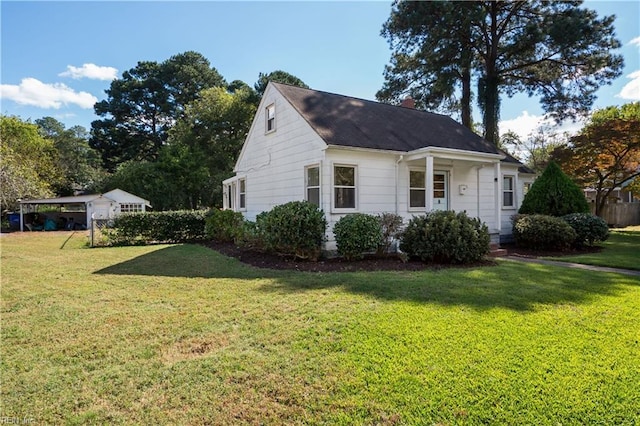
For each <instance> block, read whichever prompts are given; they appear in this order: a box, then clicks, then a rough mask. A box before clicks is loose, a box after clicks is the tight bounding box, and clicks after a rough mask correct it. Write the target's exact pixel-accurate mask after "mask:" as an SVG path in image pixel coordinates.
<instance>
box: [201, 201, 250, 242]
mask: <svg viewBox="0 0 640 426" xmlns="http://www.w3.org/2000/svg"><path fill="white" fill-rule="evenodd" d="M243 227H244V218H243V216H242V213H240V212H234V211H233V210H219V209H214V210H211V213H210V215H209V217H208V218H207V221H206V225H205V235H206V236H207V238H211V239H212V240H215V241H220V242H232V241H235V240H236V239H238V238H239V237H240V236H242V233H243Z"/></svg>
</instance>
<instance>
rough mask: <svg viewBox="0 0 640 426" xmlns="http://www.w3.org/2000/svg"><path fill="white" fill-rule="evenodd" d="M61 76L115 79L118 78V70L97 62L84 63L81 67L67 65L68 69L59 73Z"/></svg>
mask: <svg viewBox="0 0 640 426" xmlns="http://www.w3.org/2000/svg"><path fill="white" fill-rule="evenodd" d="M58 76H60V77H71V78H73V79H76V80H78V79H81V78H90V79H92V80H114V79H116V78H118V70H117V69H115V68H113V67H100V66H98V65H96V64H83V65H82V66H81V67H74V66H73V65H67V70H66V71H65V72H61V73H60V74H58Z"/></svg>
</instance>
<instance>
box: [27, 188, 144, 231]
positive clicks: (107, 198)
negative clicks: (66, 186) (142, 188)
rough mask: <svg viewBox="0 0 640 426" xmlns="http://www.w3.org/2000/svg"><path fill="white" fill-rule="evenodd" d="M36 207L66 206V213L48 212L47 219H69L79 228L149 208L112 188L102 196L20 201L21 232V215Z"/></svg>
mask: <svg viewBox="0 0 640 426" xmlns="http://www.w3.org/2000/svg"><path fill="white" fill-rule="evenodd" d="M39 206H49V207H51V206H59V207H60V208H62V207H67V209H68V211H67V212H62V211H60V212H55V211H51V210H49V211H47V213H46V215H47V216H48V217H49V219H52V220H54V221H56V222H57V221H58V219H59V218H60V217H63V218H65V219H68V218H72V219H73V221H74V222H75V223H77V224H79V225H82V226H84V227H87V226H88V225H89V224H91V219H111V218H113V217H115V216H117V215H118V214H120V213H134V212H144V211H146V209H147V207H151V204H149V201H148V200H145V199H144V198H140V197H138V196H137V195H133V194H130V193H128V192H126V191H123V190H121V189H114V190H112V191H109V192H105V193H104V194H90V195H76V196H72V197H58V198H43V199H38V200H23V201H20V230H21V231H24V226H25V223H24V222H25V221H24V214H25V213H27V212H29V211H32V210H36V209H38V207H39Z"/></svg>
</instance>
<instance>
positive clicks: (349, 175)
mask: <svg viewBox="0 0 640 426" xmlns="http://www.w3.org/2000/svg"><path fill="white" fill-rule="evenodd" d="M333 207H334V208H336V209H355V208H356V166H343V165H340V166H337V165H336V166H334V167H333Z"/></svg>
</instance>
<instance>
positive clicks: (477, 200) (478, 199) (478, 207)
mask: <svg viewBox="0 0 640 426" xmlns="http://www.w3.org/2000/svg"><path fill="white" fill-rule="evenodd" d="M483 168H484V164H479V165H477V166H476V210H477V212H478V213H477V215H476V217H477V218H478V219H480V170H481V169H483Z"/></svg>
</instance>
